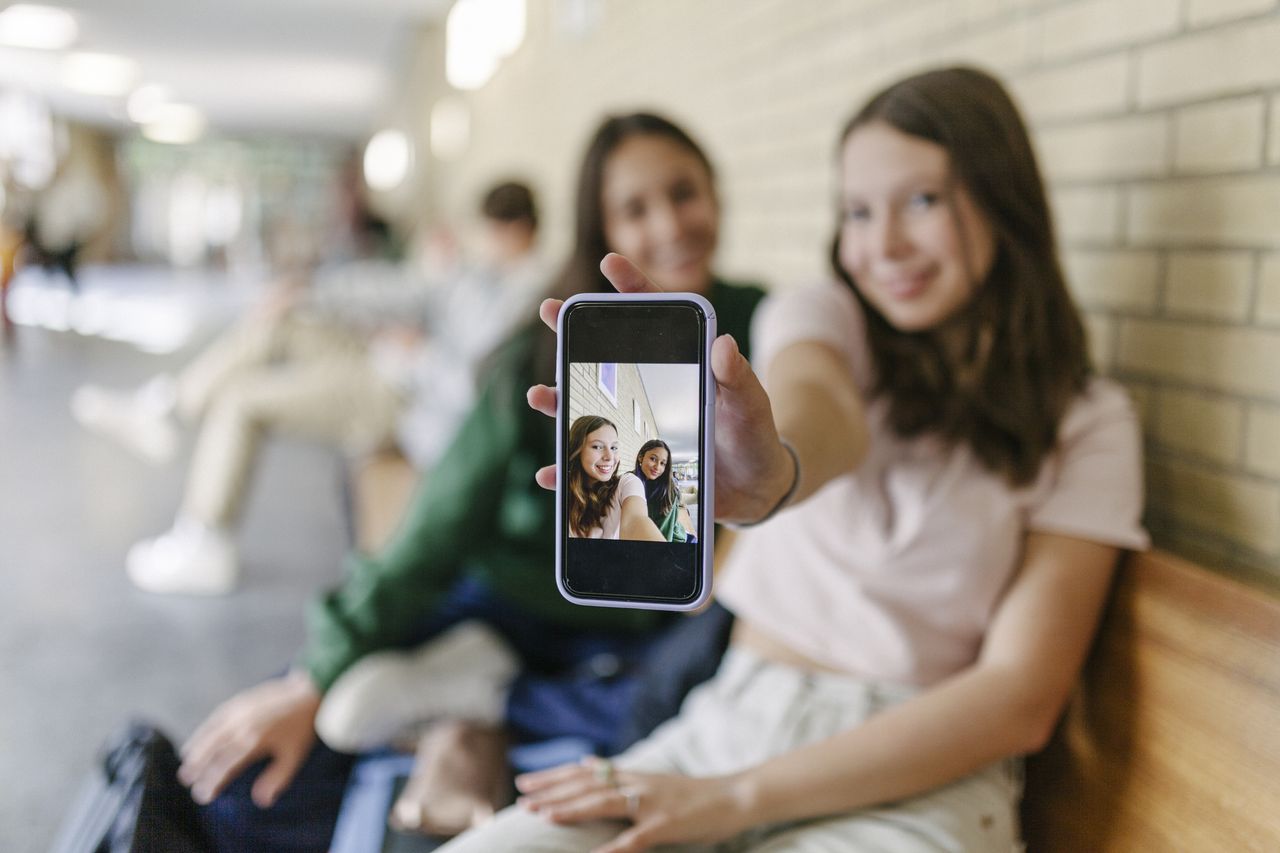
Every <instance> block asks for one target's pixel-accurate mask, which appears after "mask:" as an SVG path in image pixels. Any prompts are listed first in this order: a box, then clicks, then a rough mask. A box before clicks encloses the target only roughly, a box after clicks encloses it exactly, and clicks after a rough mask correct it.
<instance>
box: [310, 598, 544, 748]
mask: <svg viewBox="0 0 1280 853" xmlns="http://www.w3.org/2000/svg"><path fill="white" fill-rule="evenodd" d="M519 667H520V662H519V659H518V658H517V657H516V655H515V653H514V652H513V651H512V650H511V648H510V647H509V646H508V645H507V643H506V642H505V641H504V640H503V639H502V637H501V636H500V635H499V634H498V633H497V632H496V631H494V630H493V629H492V628H490V627H489V626H487V625H485V624H484V623H483V622H478V621H467V622H462V623H460V624H458V625H455V626H454V627H452V628H450V629H449V630H447V631H445V632H444V633H443V634H441V635H440V636H439V637H436V638H435V639H433V640H430V641H428V642H426V643H425V644H423V645H421V646H419V647H418V648H417V649H411V650H408V651H386V652H377V653H374V654H371V655H366V656H365V657H363V658H361V659H360V660H359V661H357V662H356V663H355V664H354V665H353V666H352V667H351V668H350V669H348V670H347V671H346V672H344V673H343V674H342V676H341V677H340V678H339V679H338V680H337V681H336V682H334V684H333V686H332V687H330V688H329V690H328V691H326V693H325V696H324V701H323V702H322V703H321V705H320V710H319V712H318V713H317V714H316V723H315V725H316V732H317V734H319V735H320V739H321V740H323V741H324V742H325V743H326V744H327V745H328V746H329V747H330V748H331V749H336V750H338V751H340V752H362V751H364V750H368V749H373V748H375V747H380V746H386V745H387V744H390V743H393V742H396V741H399V740H402V739H408V738H416V737H417V736H418V735H419V734H420V733H421V731H420V729H421V728H423V727H424V726H426V725H428V724H430V723H432V722H436V721H438V720H464V721H468V722H474V723H479V724H482V725H497V724H499V723H501V721H502V718H503V712H504V710H505V708H506V700H507V693H508V691H509V689H510V687H511V682H512V681H513V680H514V679H515V677H516V674H517V672H518V671H519Z"/></svg>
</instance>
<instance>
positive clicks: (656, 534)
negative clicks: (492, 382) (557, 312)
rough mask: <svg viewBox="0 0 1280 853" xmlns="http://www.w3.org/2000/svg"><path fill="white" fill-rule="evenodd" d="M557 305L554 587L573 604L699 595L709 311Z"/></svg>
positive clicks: (693, 306)
mask: <svg viewBox="0 0 1280 853" xmlns="http://www.w3.org/2000/svg"><path fill="white" fill-rule="evenodd" d="M565 312H566V314H565V317H564V318H563V333H562V335H563V337H562V344H563V345H562V347H561V364H560V376H561V382H560V391H561V394H562V395H563V399H562V401H561V412H562V418H561V423H560V436H559V440H560V442H561V448H560V459H561V460H563V462H562V466H561V471H560V480H561V482H560V487H561V488H560V494H561V500H560V506H559V512H560V514H561V518H560V525H559V527H560V536H561V541H560V553H561V562H560V572H561V578H560V581H561V586H562V589H563V590H564V591H565V592H567V593H568V594H569V595H570V596H571V597H572V598H573V599H580V600H582V601H581V603H599V604H603V603H624V602H626V603H631V604H632V605H633V606H641V607H643V606H646V605H648V606H663V605H667V606H679V605H681V604H684V603H688V602H694V601H698V600H700V599H701V598H702V593H703V586H704V582H705V581H704V577H703V563H704V559H705V545H706V543H707V542H708V540H709V538H710V537H709V529H710V525H711V522H712V519H710V518H708V517H707V515H708V514H707V513H706V512H704V511H703V510H704V506H705V501H704V500H703V497H704V496H706V495H707V494H708V492H707V489H706V487H705V479H706V473H707V472H706V469H705V465H704V462H705V461H706V460H705V459H704V456H705V455H706V454H707V453H708V452H709V451H708V450H707V448H708V447H709V442H708V424H707V422H706V420H707V419H706V417H705V413H706V411H707V402H708V394H709V393H711V389H709V388H708V384H709V380H708V377H707V370H706V351H707V340H708V333H709V332H708V324H709V323H713V322H714V319H713V318H712V319H709V318H708V315H707V312H706V311H705V310H703V309H702V308H701V307H700V306H699V305H698V304H697V303H694V302H692V301H689V300H687V299H679V298H673V299H671V300H669V301H645V302H628V301H602V302H592V301H578V302H573V303H570V304H569V305H567V306H566V308H565ZM712 333H713V332H712Z"/></svg>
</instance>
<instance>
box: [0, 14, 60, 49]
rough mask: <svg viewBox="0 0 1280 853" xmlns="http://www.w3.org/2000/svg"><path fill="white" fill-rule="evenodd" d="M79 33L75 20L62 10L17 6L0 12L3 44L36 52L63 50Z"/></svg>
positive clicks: (0, 41)
mask: <svg viewBox="0 0 1280 853" xmlns="http://www.w3.org/2000/svg"><path fill="white" fill-rule="evenodd" d="M78 34H79V28H78V27H77V26H76V19H75V17H74V16H73V15H72V14H71V13H70V12H67V11H65V10H63V9H55V8H53V7H52V6H34V5H31V4H28V3H15V4H14V5H12V6H10V7H9V8H8V9H5V10H4V11H3V12H0V44H3V45H6V46H8V47H25V48H32V49H35V50H62V49H63V48H66V47H70V46H71V44H72V43H73V42H74V41H75V40H76V36H77V35H78Z"/></svg>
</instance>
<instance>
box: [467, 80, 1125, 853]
mask: <svg viewBox="0 0 1280 853" xmlns="http://www.w3.org/2000/svg"><path fill="white" fill-rule="evenodd" d="M838 186H839V224H838V226H837V232H836V237H835V240H834V249H833V251H832V259H833V262H834V266H835V271H836V277H837V281H836V282H833V283H831V284H829V285H827V286H825V287H821V288H801V289H796V290H793V291H789V292H788V293H787V294H786V295H785V296H782V297H779V298H778V299H777V300H776V301H774V302H773V303H771V305H770V306H769V307H768V308H767V309H766V310H765V311H764V312H762V314H763V316H762V317H761V318H760V323H759V339H758V341H757V349H756V355H757V357H758V363H759V365H760V366H761V368H762V371H761V372H762V375H763V376H764V377H765V380H766V385H761V383H760V382H759V381H758V380H757V379H756V376H755V373H754V372H753V371H752V368H751V366H750V365H749V364H748V363H747V362H746V360H745V359H743V358H742V357H741V355H740V354H739V353H738V352H737V351H736V349H735V348H734V345H733V341H732V340H731V339H729V338H728V337H727V336H726V337H722V338H720V339H719V340H717V341H716V342H715V344H714V346H713V349H712V368H713V370H714V373H715V376H716V381H717V386H718V387H717V401H716V405H717V412H718V414H719V416H718V418H717V423H716V460H717V467H716V471H715V474H716V505H717V513H718V515H719V517H720V519H721V520H723V521H737V522H739V523H743V522H750V523H759V522H767V523H764V524H760V526H758V527H755V528H753V529H751V530H749V531H746V532H744V533H743V535H742V536H741V537H740V538H739V539H738V541H736V542H735V543H734V549H733V553H732V555H731V557H730V560H729V564H728V565H727V566H726V567H725V570H724V574H723V577H718V578H717V587H716V594H717V597H718V598H719V600H720V601H721V602H722V603H724V604H725V605H726V606H727V607H728V608H729V609H730V610H732V611H733V612H734V613H735V615H736V616H737V621H736V624H735V629H734V634H733V639H732V644H731V646H730V649H729V651H728V652H727V653H726V655H725V659H724V662H723V664H722V666H721V668H720V670H719V672H718V673H717V675H716V677H715V678H714V679H713V680H712V681H710V682H708V683H706V684H704V685H702V686H701V687H699V688H697V689H696V690H695V691H694V692H693V693H692V694H690V696H689V698H688V699H687V700H686V702H685V704H684V706H683V707H682V710H681V713H680V715H679V716H678V717H677V718H676V719H675V720H673V721H671V722H669V723H667V724H666V725H664V726H663V727H662V728H660V729H659V730H658V731H656V732H655V733H654V734H653V735H652V736H650V737H649V738H648V739H646V740H644V741H642V742H640V743H639V744H637V745H636V746H634V747H632V748H631V749H630V750H628V751H627V752H625V753H623V754H622V755H621V756H619V757H618V758H617V759H616V761H599V760H598V761H594V762H585V763H583V764H578V765H565V766H563V767H559V768H555V769H552V770H548V771H543V772H541V773H535V774H528V775H526V776H522V777H520V778H518V779H517V780H516V781H517V786H518V788H519V789H520V791H521V793H522V794H523V803H522V805H523V808H520V809H511V810H508V811H507V812H505V813H504V814H503V815H501V816H499V818H498V819H497V820H495V821H494V822H493V823H491V824H490V825H489V826H487V827H486V828H485V830H484V831H482V832H479V833H477V834H476V835H475V837H474V843H472V844H470V845H468V844H467V843H465V841H463V842H462V843H457V845H456V846H455V847H449V848H447V849H448V850H449V851H450V853H462V851H468V853H469V852H470V851H473V850H485V851H489V850H508V849H520V850H529V849H538V850H543V851H551V850H555V851H560V850H565V851H577V850H588V849H595V850H599V851H605V853H621V851H639V850H645V849H648V848H650V847H654V846H658V845H665V844H682V845H683V844H691V845H696V847H695V848H694V849H698V850H708V849H711V850H715V849H722V848H721V847H719V846H717V845H718V844H719V843H720V842H728V843H729V846H730V848H731V849H734V850H755V851H782V850H787V851H800V853H813V851H819V850H834V849H840V850H872V849H874V850H894V851H926V850H928V851H938V850H947V851H995V850H1002V851H1013V850H1018V849H1021V843H1020V838H1019V836H1020V833H1019V828H1018V802H1019V798H1020V796H1021V782H1020V766H1019V760H1020V757H1021V756H1022V755H1024V754H1025V753H1028V752H1034V751H1036V750H1038V749H1040V748H1041V747H1042V746H1043V745H1044V744H1045V743H1046V741H1047V740H1048V738H1049V737H1050V735H1051V733H1052V731H1053V729H1054V726H1055V723H1056V721H1057V718H1058V716H1059V714H1060V713H1061V711H1062V708H1063V706H1064V704H1065V702H1066V700H1067V697H1068V696H1069V695H1070V693H1071V691H1072V688H1073V685H1074V683H1075V680H1076V676H1077V674H1078V672H1079V669H1080V666H1081V663H1082V661H1083V660H1084V657H1085V654H1086V652H1087V650H1088V647H1089V644H1090V640H1091V638H1092V635H1093V631H1094V628H1095V626H1096V624H1097V621H1098V617H1099V614H1100V612H1101V610H1102V606H1103V602H1104V601H1105V599H1106V594H1107V590H1108V587H1109V584H1110V581H1111V577H1112V574H1113V571H1114V569H1115V565H1116V562H1117V558H1118V556H1119V555H1120V553H1121V551H1122V550H1123V549H1126V548H1142V547H1145V545H1146V541H1147V540H1146V534H1145V532H1144V531H1143V529H1142V526H1141V514H1142V473H1141V470H1142V466H1141V439H1140V431H1139V429H1138V424H1137V419H1136V417H1135V414H1134V411H1133V407H1132V405H1131V403H1130V401H1129V400H1128V398H1127V396H1126V395H1125V393H1124V391H1123V389H1121V388H1120V387H1119V386H1118V385H1116V384H1115V383H1112V382H1110V381H1108V380H1105V379H1102V378H1099V377H1096V376H1092V375H1091V372H1090V370H1089V365H1088V359H1087V356H1086V349H1085V346H1084V338H1083V333H1082V331H1081V323H1080V318H1079V315H1078V312H1077V311H1076V309H1075V307H1074V306H1073V305H1072V304H1071V300H1070V298H1069V297H1068V295H1067V291H1066V289H1065V286H1064V284H1063V277H1062V274H1061V272H1060V270H1059V267H1058V261H1057V258H1056V252H1055V249H1054V243H1053V235H1052V227H1051V222H1050V216H1049V209H1048V205H1047V203H1046V200H1045V192H1044V187H1043V184H1042V182H1041V179H1040V175H1039V171H1038V169H1037V166H1036V163H1035V157H1034V155H1033V153H1032V148H1031V144H1030V141H1029V139H1028V134H1027V131H1026V128H1025V127H1024V125H1023V123H1022V120H1021V118H1020V117H1019V115H1018V111H1017V108H1016V107H1015V106H1014V103H1013V101H1012V99H1011V98H1010V97H1009V96H1008V94H1007V93H1006V92H1005V90H1004V88H1003V87H1002V86H1001V85H1000V83H999V82H998V81H996V80H995V79H994V78H992V77H991V76H990V75H988V74H985V73H983V72H980V71H976V70H973V69H969V68H948V69H942V70H937V71H931V72H926V73H923V74H918V75H915V76H913V77H909V78H907V79H905V80H902V81H900V82H898V83H896V84H894V85H892V86H890V87H888V88H887V89H885V90H884V91H883V92H881V93H880V94H878V95H877V96H875V97H874V98H872V99H871V101H870V102H869V103H868V104H867V105H866V106H865V107H864V108H863V109H862V110H860V111H859V112H858V114H857V115H856V116H855V117H854V118H853V120H852V121H850V122H849V124H848V125H847V126H846V129H845V131H844V133H843V134H842V135H841V137H840V146H839V185H838ZM602 266H603V268H604V269H605V271H606V273H607V274H608V275H609V277H610V280H611V281H613V282H614V284H615V285H616V286H617V287H618V289H619V290H623V291H646V290H649V289H651V285H649V283H648V282H647V280H646V279H645V277H644V275H643V274H642V273H641V272H640V271H639V270H638V269H637V268H636V267H635V266H633V265H631V264H629V263H627V262H626V260H625V259H623V258H619V257H614V256H610V257H608V258H606V259H605V261H604V262H603V264H602ZM558 310H559V308H558V306H557V305H556V304H554V303H553V302H547V303H544V304H543V311H542V314H543V318H544V320H550V319H553V318H554V316H555V315H556V313H557V312H558ZM766 387H767V389H768V390H767V391H766ZM554 399H555V397H554V392H553V391H552V389H549V388H545V387H539V388H535V389H533V390H532V391H531V395H530V401H531V403H532V404H533V405H535V407H537V408H538V409H539V410H541V411H543V412H544V413H546V412H550V411H554V408H553V403H554ZM549 475H550V472H544V473H543V474H542V475H541V479H542V481H543V482H544V484H546V483H548V482H550V479H551V478H550V476H549ZM468 840H469V839H468ZM680 849H689V848H685V847H681V848H680Z"/></svg>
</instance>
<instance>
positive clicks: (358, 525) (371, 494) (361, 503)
mask: <svg viewBox="0 0 1280 853" xmlns="http://www.w3.org/2000/svg"><path fill="white" fill-rule="evenodd" d="M420 476H421V475H420V474H419V472H418V471H417V470H416V469H415V468H414V467H413V466H412V465H410V464H409V462H408V460H406V459H405V458H404V457H403V456H402V455H400V454H399V453H397V452H395V451H382V452H379V453H375V454H373V455H371V456H367V457H364V458H362V459H358V460H355V461H354V462H351V463H350V464H349V465H348V467H347V470H346V482H345V484H344V486H345V488H344V492H345V495H344V498H345V502H346V504H347V513H348V515H347V519H348V524H349V526H350V531H349V534H350V539H351V542H352V544H353V545H354V546H355V547H356V548H357V549H358V550H360V551H362V552H364V553H366V554H376V553H377V552H378V551H379V550H380V549H381V548H382V546H383V545H385V544H386V543H387V541H388V540H389V539H390V538H391V534H393V533H395V530H396V527H397V526H399V524H400V520H401V519H402V518H403V517H404V513H405V511H406V510H407V509H408V508H409V502H410V501H411V500H412V499H413V492H414V489H416V488H417V486H418V478H419V477H420Z"/></svg>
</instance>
